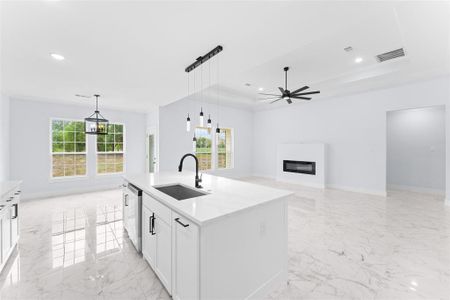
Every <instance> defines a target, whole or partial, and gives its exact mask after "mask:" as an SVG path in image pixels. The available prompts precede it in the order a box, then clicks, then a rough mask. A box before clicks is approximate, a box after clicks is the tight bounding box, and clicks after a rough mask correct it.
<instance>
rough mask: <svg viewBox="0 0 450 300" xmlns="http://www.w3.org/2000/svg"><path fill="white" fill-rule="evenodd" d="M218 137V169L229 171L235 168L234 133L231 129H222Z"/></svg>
mask: <svg viewBox="0 0 450 300" xmlns="http://www.w3.org/2000/svg"><path fill="white" fill-rule="evenodd" d="M216 136H217V142H216V145H217V168H218V169H229V168H232V167H233V158H232V154H233V150H232V149H233V148H232V132H231V129H229V128H221V129H220V133H219V134H216Z"/></svg>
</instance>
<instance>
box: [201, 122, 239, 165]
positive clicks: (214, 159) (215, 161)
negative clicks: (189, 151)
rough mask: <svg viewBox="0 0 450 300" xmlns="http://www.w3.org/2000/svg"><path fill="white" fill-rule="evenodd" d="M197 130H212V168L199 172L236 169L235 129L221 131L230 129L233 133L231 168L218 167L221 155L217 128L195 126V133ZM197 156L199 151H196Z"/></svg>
mask: <svg viewBox="0 0 450 300" xmlns="http://www.w3.org/2000/svg"><path fill="white" fill-rule="evenodd" d="M197 128H200V129H210V130H211V168H210V169H205V170H200V169H199V171H203V172H209V171H222V170H231V169H234V128H230V127H224V128H221V129H228V130H230V131H231V162H230V167H229V168H219V167H218V163H219V162H218V155H219V149H218V147H217V146H218V144H217V133H216V129H215V128H208V127H205V126H204V127H201V126H195V127H194V133H196V132H195V130H196V129H197ZM194 154H195V156H197V151H195V153H194Z"/></svg>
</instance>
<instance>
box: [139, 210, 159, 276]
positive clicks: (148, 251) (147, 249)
mask: <svg viewBox="0 0 450 300" xmlns="http://www.w3.org/2000/svg"><path fill="white" fill-rule="evenodd" d="M153 217H154V213H153V212H151V211H150V209H148V208H147V207H146V206H142V255H143V256H144V258H145V259H146V260H147V261H148V263H149V264H150V266H151V267H152V268H155V267H156V235H155V234H152V232H154V231H152V227H153V222H154V221H153Z"/></svg>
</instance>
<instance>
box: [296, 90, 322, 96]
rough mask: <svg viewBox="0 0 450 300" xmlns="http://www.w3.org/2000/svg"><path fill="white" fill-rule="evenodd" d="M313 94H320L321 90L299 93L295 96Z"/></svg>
mask: <svg viewBox="0 0 450 300" xmlns="http://www.w3.org/2000/svg"><path fill="white" fill-rule="evenodd" d="M312 94H320V91H314V92H306V93H299V94H295V95H294V96H303V95H312Z"/></svg>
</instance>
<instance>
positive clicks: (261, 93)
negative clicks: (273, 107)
mask: <svg viewBox="0 0 450 300" xmlns="http://www.w3.org/2000/svg"><path fill="white" fill-rule="evenodd" d="M258 94H259V95H264V96H277V97H280V95H277V94H266V93H258Z"/></svg>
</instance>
